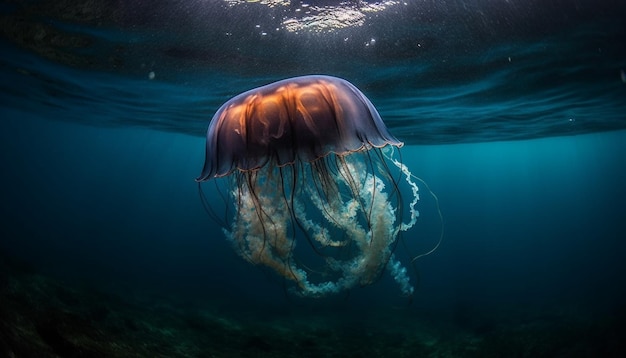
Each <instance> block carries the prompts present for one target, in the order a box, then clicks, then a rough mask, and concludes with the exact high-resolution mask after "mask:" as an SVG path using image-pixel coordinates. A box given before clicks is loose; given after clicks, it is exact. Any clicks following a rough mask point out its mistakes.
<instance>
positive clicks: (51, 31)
mask: <svg viewBox="0 0 626 358" xmlns="http://www.w3.org/2000/svg"><path fill="white" fill-rule="evenodd" d="M624 19H626V3H625V2H624V1H617V0H615V1H611V0H606V1H604V0H594V1H586V0H581V1H575V0H541V1H540V0H510V1H493V0H474V1H471V0H457V1H441V0H440V1H427V0H423V1H422V0H406V1H391V0H390V1H379V2H374V1H366V0H360V1H359V0H352V1H350V0H348V1H344V2H339V1H333V0H321V1H318V0H301V1H299V0H292V1H287V0H256V1H251V0H250V1H247V0H205V1H202V0H187V1H182V0H174V1H160V0H159V1H140V0H128V1H109V0H84V1H69V0H68V1H57V0H55V1H51V0H50V1H47V0H42V1H36V0H32V1H4V2H3V3H2V4H0V48H1V53H2V55H1V56H0V76H1V79H2V81H1V82H0V86H1V92H0V105H1V108H0V116H1V118H2V130H1V131H0V158H1V160H2V161H1V164H2V176H1V181H0V215H1V218H2V221H1V225H0V357H44V358H45V357H282V356H291V357H624V356H626V343H625V342H626V284H625V283H624V276H625V275H626V260H625V259H624V257H625V256H626V255H625V254H626V208H625V206H624V203H625V202H626V184H625V183H626V21H624ZM307 74H327V75H333V76H337V77H341V78H345V79H347V80H348V81H350V82H351V83H353V84H354V85H356V86H357V87H358V88H359V89H361V90H362V91H363V92H364V93H365V94H366V95H367V96H368V97H369V99H370V100H371V101H372V102H373V104H374V105H375V106H376V108H377V109H378V110H379V112H380V115H381V117H382V118H383V120H384V121H385V123H386V124H387V126H388V127H389V130H390V131H391V133H393V135H395V136H396V137H397V138H398V139H400V140H402V141H404V142H405V144H406V145H405V146H404V147H403V148H402V149H401V153H402V160H403V163H404V164H406V165H407V166H408V168H410V170H411V171H412V172H413V174H415V175H416V176H418V177H420V178H422V179H423V180H424V181H425V182H426V183H427V184H428V186H429V187H430V189H431V190H432V192H433V193H434V194H436V196H437V198H438V203H439V207H440V209H441V213H442V216H443V225H442V222H441V220H440V218H439V215H438V211H437V205H436V201H435V199H434V197H433V196H431V195H430V194H429V193H428V190H427V188H426V186H425V185H424V184H422V183H418V185H419V186H420V201H419V203H418V205H417V208H418V210H419V212H420V217H419V220H418V223H417V225H416V227H414V228H413V229H412V230H411V231H409V232H407V233H405V234H404V235H403V236H402V237H401V242H400V243H399V244H398V246H397V247H396V251H395V252H396V255H397V256H398V257H399V258H400V259H401V261H402V262H404V263H405V266H406V267H407V268H408V269H409V270H408V272H409V276H410V278H411V281H412V283H413V284H414V286H415V292H414V294H413V295H412V297H405V296H403V295H402V292H401V291H400V289H399V287H398V285H397V284H396V283H395V282H394V281H393V279H392V278H391V277H390V275H389V274H388V272H386V271H385V272H383V275H382V276H381V277H380V279H379V280H378V281H377V282H375V283H374V284H372V285H369V286H366V287H363V288H357V289H353V290H350V291H349V292H344V293H340V294H337V295H334V296H329V297H325V298H303V297H300V296H298V295H297V294H295V293H294V292H293V287H292V286H293V285H292V284H291V283H290V282H287V280H285V279H282V278H281V277H279V276H278V275H276V274H275V273H274V272H272V271H270V270H267V269H262V268H260V267H258V266H254V265H252V264H250V263H248V262H246V261H245V260H243V259H242V258H241V257H239V256H238V255H237V254H236V252H235V250H233V244H232V243H230V242H229V241H228V240H227V239H226V238H225V236H224V233H223V232H222V228H221V227H220V226H219V225H217V224H216V223H215V222H213V221H211V220H210V218H209V217H208V215H207V213H206V212H205V210H204V209H203V206H202V202H201V200H200V197H199V193H198V186H197V184H196V183H195V182H194V178H196V177H197V176H198V175H199V174H200V170H201V169H202V165H203V163H204V154H205V153H204V146H205V138H204V135H205V132H206V129H207V126H208V123H209V121H210V119H211V117H212V116H213V114H214V113H215V112H216V111H217V109H218V108H219V106H220V105H221V104H222V103H224V102H225V101H226V100H228V99H229V98H231V97H233V96H235V95H237V94H239V93H241V92H243V91H245V90H248V89H251V88H254V87H257V86H260V85H264V84H267V83H270V82H273V81H276V80H280V79H284V78H288V77H293V76H299V75H307ZM203 188H204V192H205V195H206V196H207V198H208V199H209V201H210V202H211V203H212V204H215V202H216V201H217V202H219V200H217V199H216V198H218V197H219V195H218V193H217V191H216V190H215V187H214V186H213V185H212V183H205V185H204V186H203ZM401 190H403V191H406V192H407V193H406V194H407V195H408V194H409V193H408V192H409V191H410V190H409V189H408V188H407V187H404V186H403V187H401ZM218 206H219V205H218ZM218 210H219V207H218ZM442 227H443V230H444V231H443V232H444V234H443V241H442V242H441V245H440V246H439V247H438V249H437V250H436V251H435V252H434V253H432V254H430V255H428V256H425V257H421V258H420V259H418V260H416V261H415V262H414V263H413V264H412V265H411V264H409V263H408V261H410V258H411V257H413V256H416V255H419V254H421V253H424V252H428V251H429V250H431V249H432V248H433V247H434V246H435V245H436V244H437V242H438V239H439V236H440V233H441V231H442ZM300 239H302V238H300ZM298 245H299V248H300V247H302V248H306V247H307V243H306V241H304V242H299V243H298Z"/></svg>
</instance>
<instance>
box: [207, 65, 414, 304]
mask: <svg viewBox="0 0 626 358" xmlns="http://www.w3.org/2000/svg"><path fill="white" fill-rule="evenodd" d="M402 146H403V142H401V141H399V140H398V139H396V138H395V137H394V136H393V135H391V133H390V132H389V130H388V129H387V127H386V126H385V124H384V123H383V121H382V119H381V117H380V115H379V114H378V112H377V111H376V109H375V108H374V106H373V104H372V103H371V102H370V100H369V99H368V98H367V97H366V96H365V95H364V94H363V93H362V92H361V91H360V90H359V89H357V88H356V87H355V86H354V85H352V84H351V83H350V82H348V81H346V80H343V79H340V78H336V77H331V76H323V75H311V76H302V77H295V78H290V79H285V80H282V81H278V82H274V83H271V84H268V85H266V86H263V87H259V88H255V89H252V90H249V91H247V92H244V93H242V94H240V95H237V96H235V97H234V98H232V99H230V100H229V101H227V102H226V103H224V104H223V105H222V106H221V107H220V108H219V110H218V111H217V112H216V114H215V115H214V116H213V119H212V120H211V122H210V124H209V128H208V131H207V135H206V159H205V163H204V167H203V169H202V173H201V174H200V176H199V177H198V178H196V181H197V182H198V183H199V184H198V185H200V183H201V182H205V181H209V180H225V181H226V185H225V188H227V189H225V190H227V193H226V194H227V195H224V197H225V198H226V200H227V201H228V205H229V206H230V207H231V210H229V211H228V213H229V214H228V215H226V216H229V217H228V218H226V219H227V220H225V223H224V228H223V232H224V233H225V235H226V237H227V238H228V239H229V240H230V241H231V242H232V244H233V247H234V248H235V250H236V251H237V253H238V254H239V255H240V256H241V257H242V258H244V259H245V260H247V261H248V262H250V263H252V264H254V265H262V266H265V267H268V268H270V269H271V271H274V272H275V273H276V274H278V275H280V276H282V277H283V278H284V279H285V280H286V281H287V282H290V283H292V285H291V287H292V289H294V290H295V291H296V292H297V293H299V294H301V295H303V296H310V297H321V296H326V295H329V294H333V293H338V292H341V291H345V290H350V289H353V288H355V287H362V286H367V285H370V284H372V283H374V282H375V281H377V280H378V279H379V278H380V277H381V276H382V275H383V274H384V272H385V270H386V271H389V273H390V274H391V277H392V278H393V279H394V280H395V281H396V282H397V283H398V284H399V286H400V289H401V292H402V293H403V294H404V295H408V296H410V295H412V293H413V290H414V288H413V286H412V284H411V282H410V277H409V274H408V272H407V269H406V267H405V266H404V265H403V264H402V263H401V262H400V260H399V259H397V258H396V255H395V254H394V250H395V247H396V245H397V243H398V238H399V235H400V233H401V232H402V231H407V230H409V229H410V228H411V227H413V226H414V225H415V223H416V220H417V216H418V211H417V210H416V209H415V206H416V204H417V202H418V200H419V196H418V187H417V185H416V184H415V182H413V180H412V174H411V173H410V171H409V169H408V168H407V167H406V165H404V164H403V163H402V161H401V160H400V154H399V148H401V147H402ZM392 169H393V170H392ZM402 178H404V181H406V183H407V184H405V185H408V188H409V192H411V193H412V196H413V198H412V200H411V202H410V203H409V204H408V205H406V204H405V203H404V202H403V200H402V195H401V190H400V183H401V182H403V181H402V180H401V179H402ZM207 201H212V200H208V199H207ZM307 251H311V252H313V253H314V254H315V255H311V254H307V253H306V252H307ZM311 257H317V258H318V259H316V260H311Z"/></svg>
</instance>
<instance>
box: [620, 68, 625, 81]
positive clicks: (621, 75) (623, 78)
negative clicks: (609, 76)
mask: <svg viewBox="0 0 626 358" xmlns="http://www.w3.org/2000/svg"><path fill="white" fill-rule="evenodd" d="M619 75H620V78H621V79H622V83H626V72H625V71H624V69H621V70H620V71H619Z"/></svg>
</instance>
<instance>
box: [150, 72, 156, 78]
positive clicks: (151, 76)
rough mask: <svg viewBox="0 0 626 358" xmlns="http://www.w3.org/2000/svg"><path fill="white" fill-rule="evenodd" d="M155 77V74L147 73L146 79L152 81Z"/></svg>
mask: <svg viewBox="0 0 626 358" xmlns="http://www.w3.org/2000/svg"><path fill="white" fill-rule="evenodd" d="M155 76H156V74H155V73H154V71H150V72H148V79H149V80H153V79H154V77H155Z"/></svg>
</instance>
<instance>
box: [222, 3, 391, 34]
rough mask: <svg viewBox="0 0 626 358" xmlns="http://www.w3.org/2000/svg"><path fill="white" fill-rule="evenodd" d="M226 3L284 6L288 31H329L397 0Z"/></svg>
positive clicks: (357, 21)
mask: <svg viewBox="0 0 626 358" xmlns="http://www.w3.org/2000/svg"><path fill="white" fill-rule="evenodd" d="M224 1H225V2H226V3H227V4H228V5H229V6H238V5H243V4H250V3H256V4H261V5H265V6H267V7H270V8H275V7H283V8H284V9H285V16H284V20H283V22H282V25H283V28H284V29H285V30H287V31H289V32H299V31H308V32H330V31H334V30H338V29H344V28H349V27H358V26H363V25H364V24H365V21H366V14H367V13H373V12H378V11H382V10H385V9H386V8H388V7H390V6H394V5H397V4H398V3H399V2H398V1H394V0H384V1H362V0H358V1H338V2H337V3H336V5H335V4H333V5H330V4H328V2H325V4H323V5H314V4H315V2H314V1H309V2H304V1H290V0H224Z"/></svg>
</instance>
